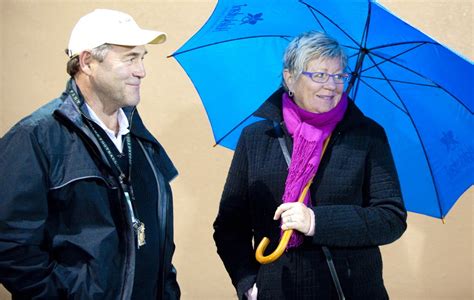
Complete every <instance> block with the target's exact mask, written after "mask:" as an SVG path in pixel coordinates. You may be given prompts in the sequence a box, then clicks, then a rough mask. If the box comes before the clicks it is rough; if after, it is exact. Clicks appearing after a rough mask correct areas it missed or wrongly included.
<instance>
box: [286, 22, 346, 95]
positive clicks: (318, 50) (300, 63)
mask: <svg viewBox="0 0 474 300" xmlns="http://www.w3.org/2000/svg"><path fill="white" fill-rule="evenodd" d="M318 58H332V59H334V58H335V59H339V60H340V63H341V67H342V68H343V70H344V69H345V68H346V66H347V55H346V53H345V52H344V49H343V48H342V46H341V45H340V44H339V42H338V41H337V40H335V39H334V38H332V37H330V36H329V35H327V34H326V33H323V32H319V31H308V32H304V33H302V34H300V35H298V36H297V37H295V38H294V39H293V40H292V41H291V42H290V43H289V44H288V46H287V47H286V50H285V54H284V56H283V68H284V69H287V70H288V71H289V72H290V73H291V74H292V75H293V76H295V77H296V78H298V76H299V75H300V74H301V72H303V71H306V68H307V67H308V63H309V62H310V61H311V60H313V59H318ZM282 84H283V86H284V87H285V89H287V90H288V87H287V86H286V84H285V81H284V80H283V82H282Z"/></svg>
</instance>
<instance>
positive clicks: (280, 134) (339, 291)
mask: <svg viewBox="0 0 474 300" xmlns="http://www.w3.org/2000/svg"><path fill="white" fill-rule="evenodd" d="M273 128H274V129H275V133H276V135H277V137H278V142H279V143H280V148H281V151H282V152H283V156H284V157H285V161H286V164H287V165H288V167H290V162H291V158H290V153H289V151H288V147H287V146H286V143H285V139H284V138H283V132H282V129H281V126H280V123H278V122H276V121H273ZM321 248H322V249H323V253H324V256H325V257H326V262H327V264H328V267H329V272H330V273H331V277H332V281H333V282H334V285H335V286H336V291H337V295H338V296H339V300H345V299H346V298H345V297H344V293H343V292H342V287H341V283H340V282H339V277H338V276H337V272H336V267H335V266H334V262H333V260H332V255H331V251H329V249H328V247H326V246H321Z"/></svg>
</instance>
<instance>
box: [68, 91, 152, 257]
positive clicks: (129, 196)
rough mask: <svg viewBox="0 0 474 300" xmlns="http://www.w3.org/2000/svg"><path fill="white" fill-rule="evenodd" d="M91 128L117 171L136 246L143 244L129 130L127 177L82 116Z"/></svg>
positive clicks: (78, 100)
mask: <svg viewBox="0 0 474 300" xmlns="http://www.w3.org/2000/svg"><path fill="white" fill-rule="evenodd" d="M68 92H69V95H71V97H72V100H73V101H74V103H75V104H76V105H77V107H78V108H80V106H81V100H80V99H79V96H78V95H77V93H76V91H74V89H72V88H71V89H69V91H68ZM84 119H85V120H86V122H87V124H88V125H89V127H90V128H91V130H92V132H93V133H94V135H95V137H96V138H97V140H98V141H99V143H100V145H101V146H102V149H103V150H104V151H105V153H107V155H108V157H109V158H110V160H111V161H112V163H113V164H114V166H115V168H116V170H117V171H118V173H119V176H118V180H119V183H120V186H121V187H122V190H123V194H124V196H125V199H126V200H127V205H128V208H129V210H130V215H131V217H132V225H133V229H134V230H135V234H136V240H137V248H140V246H143V245H145V243H146V242H145V224H144V223H143V222H141V221H140V220H139V219H138V217H137V211H136V209H135V205H134V202H135V194H134V192H133V187H132V183H131V176H132V138H131V137H130V132H129V133H128V134H127V135H126V136H125V141H126V144H127V150H128V177H127V175H125V173H124V172H123V171H122V168H120V165H119V163H118V161H117V159H116V158H115V156H114V154H113V153H112V150H110V147H109V146H108V145H107V143H106V142H105V141H104V139H103V138H102V136H101V135H100V134H99V132H97V130H96V129H95V127H94V125H93V124H92V123H91V121H90V120H89V119H88V118H84Z"/></svg>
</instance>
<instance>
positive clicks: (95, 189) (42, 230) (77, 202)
mask: <svg viewBox="0 0 474 300" xmlns="http://www.w3.org/2000/svg"><path fill="white" fill-rule="evenodd" d="M165 40H166V35H165V34H164V33H162V32H158V31H151V30H143V29H141V28H140V27H138V25H137V24H136V23H135V21H134V20H133V18H132V17H131V16H129V15H127V14H125V13H122V12H118V11H112V10H105V9H98V10H95V11H93V12H91V13H89V14H87V15H85V16H84V17H82V18H81V19H80V20H79V22H78V23H77V24H76V26H75V27H74V29H73V31H72V33H71V37H70V41H69V46H68V49H67V54H68V55H69V57H70V59H69V62H68V65H67V71H68V73H69V74H70V75H71V79H70V80H69V81H68V83H67V87H66V90H65V92H64V93H63V94H62V95H61V96H60V97H59V98H57V99H54V100H53V101H51V102H50V103H48V104H46V105H45V106H43V107H41V108H40V109H39V110H38V111H36V112H34V113H33V114H31V115H30V116H28V117H26V118H25V119H23V120H22V121H20V122H19V123H18V124H16V125H15V126H14V127H13V128H12V129H11V130H10V131H9V132H7V133H6V135H5V136H4V137H3V138H2V139H0V177H1V180H0V282H1V283H2V284H3V285H4V286H5V287H6V288H7V289H8V290H9V291H10V292H11V293H12V295H13V298H14V299H16V298H19V299H30V298H33V299H58V298H59V299H65V298H68V299H179V297H180V290H179V286H178V283H177V281H176V271H175V269H174V267H173V265H172V263H171V260H172V256H173V252H174V242H173V211H172V209H173V206H172V195H171V189H170V185H169V182H170V181H171V180H172V179H173V178H174V177H175V176H176V175H177V171H176V169H175V167H174V166H173V164H172V162H171V160H170V159H169V158H168V156H167V154H166V153H165V151H164V149H163V148H162V147H161V145H160V144H159V143H158V142H157V141H156V139H155V138H154V137H153V136H152V135H151V134H150V132H148V131H147V129H146V128H145V127H144V125H143V123H142V121H141V119H140V117H139V115H138V112H137V110H136V108H135V107H136V105H137V104H138V102H139V101H140V83H141V80H142V79H143V78H144V77H145V69H144V65H143V58H144V56H145V54H146V53H147V51H146V49H145V46H144V45H146V44H159V43H163V42H164V41H165Z"/></svg>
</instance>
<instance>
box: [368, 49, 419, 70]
mask: <svg viewBox="0 0 474 300" xmlns="http://www.w3.org/2000/svg"><path fill="white" fill-rule="evenodd" d="M421 46H423V44H418V45H416V46H414V47H412V48H410V49H407V50H405V51H403V52H401V53H398V54H397V55H394V56H392V57H389V58H386V57H383V56H381V55H380V54H377V53H375V52H373V51H372V50H373V49H374V48H372V49H370V50H369V51H371V52H370V53H372V55H375V56H377V57H379V58H382V59H383V61H381V62H379V63H376V64H374V65H373V66H371V67H368V68H367V69H364V70H362V71H361V72H366V71H368V70H370V69H372V68H375V67H376V66H378V65H381V64H384V63H386V62H392V61H393V59H394V58H397V57H399V56H400V55H403V54H405V53H407V52H410V51H412V50H415V49H416V48H418V47H421Z"/></svg>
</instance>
